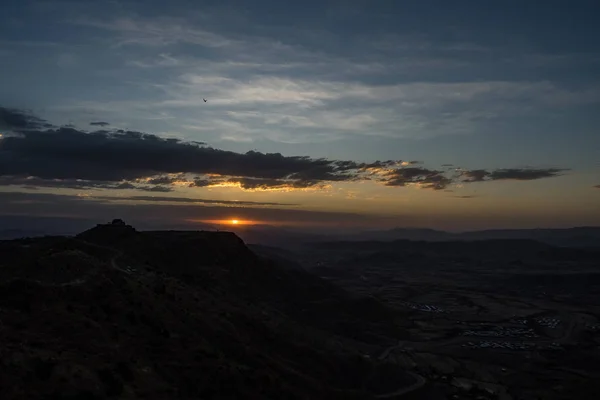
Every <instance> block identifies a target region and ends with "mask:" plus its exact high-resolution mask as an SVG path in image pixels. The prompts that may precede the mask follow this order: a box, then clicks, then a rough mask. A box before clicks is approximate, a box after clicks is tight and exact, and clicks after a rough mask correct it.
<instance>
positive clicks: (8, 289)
mask: <svg viewBox="0 0 600 400" xmlns="http://www.w3.org/2000/svg"><path fill="white" fill-rule="evenodd" d="M409 325H410V322H408V321H406V320H405V318H404V315H403V314H402V313H401V312H399V311H396V310H392V309H390V308H388V307H386V306H384V305H382V304H381V303H379V302H378V301H377V300H375V299H368V298H361V297H356V296H354V295H350V294H349V293H347V292H346V291H344V290H342V289H340V288H338V287H336V286H334V285H333V284H331V283H329V282H327V281H325V280H322V279H320V278H318V277H316V276H313V275H311V274H309V273H308V272H306V271H303V270H300V269H294V268H289V266H285V267H282V266H280V265H279V264H278V263H277V262H276V261H271V260H268V259H265V258H264V257H258V256H257V255H255V254H254V253H253V252H252V251H251V250H250V249H249V248H248V247H247V246H246V245H245V244H244V242H243V241H242V240H241V239H240V238H239V237H237V236H236V235H235V234H233V233H230V232H178V231H153V232H139V231H137V230H136V229H135V228H133V227H131V226H128V225H127V224H125V223H123V222H122V221H118V220H115V221H113V223H110V224H101V225H98V226H96V227H94V228H92V229H90V230H87V231H85V232H83V233H81V234H79V235H76V236H74V237H44V238H37V239H20V240H12V241H0V354H1V355H2V357H1V358H0V387H1V388H2V398H3V399H17V398H27V399H49V398H50V399H67V398H68V399H75V398H77V399H84V398H85V399H101V398H106V397H112V398H151V399H166V398H203V399H211V398H214V399H217V398H218V399H222V398H267V399H268V398H270V399H280V398H285V399H305V398H319V399H320V398H327V399H331V398H333V399H336V398H339V399H368V398H372V396H373V394H378V393H382V392H386V391H390V390H393V389H396V388H401V387H402V386H403V385H410V384H411V383H412V382H413V381H414V379H413V378H412V377H411V376H409V375H407V374H405V373H404V372H403V371H402V370H401V369H400V367H397V366H393V365H392V366H389V367H385V368H383V369H382V367H381V366H380V365H379V363H378V362H377V361H374V359H376V355H377V354H379V353H380V352H381V351H382V350H383V348H384V347H386V346H391V345H393V344H395V343H396V342H397V340H398V339H402V338H406V337H407V333H406V332H407V329H406V328H407V326H409ZM365 353H370V354H371V355H372V357H371V358H370V359H369V358H367V357H365ZM383 370H385V371H386V373H385V374H383V375H382V373H380V372H379V371H383Z"/></svg>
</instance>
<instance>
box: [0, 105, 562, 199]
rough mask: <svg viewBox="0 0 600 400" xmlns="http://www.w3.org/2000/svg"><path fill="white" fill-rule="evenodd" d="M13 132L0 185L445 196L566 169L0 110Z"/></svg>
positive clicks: (4, 143) (0, 146) (4, 148)
mask: <svg viewBox="0 0 600 400" xmlns="http://www.w3.org/2000/svg"><path fill="white" fill-rule="evenodd" d="M0 117H1V119H0V123H1V124H2V125H3V126H4V127H5V128H6V129H7V131H8V133H7V134H6V135H4V136H3V137H1V138H0V185H13V186H14V185H20V186H26V187H57V188H68V189H137V190H141V191H147V192H165V193H166V192H171V191H173V190H174V188H175V187H177V186H181V187H213V186H217V187H239V188H241V189H244V190H299V189H309V188H310V189H323V188H326V187H327V186H328V185H330V184H332V183H336V182H355V181H366V180H370V181H375V182H379V183H382V184H383V185H385V186H396V187H405V186H416V187H419V188H423V189H433V190H443V189H447V188H448V187H449V186H450V185H452V184H454V183H457V182H458V181H461V179H460V178H462V182H482V181H499V180H534V179H541V178H548V177H555V176H559V175H560V173H561V172H562V171H565V170H564V169H556V168H550V169H535V168H508V169H496V170H492V171H488V170H484V169H476V170H464V171H460V172H458V173H456V172H452V171H451V170H448V169H446V170H445V171H441V170H436V169H429V168H426V167H421V166H415V165H417V164H422V162H421V161H402V160H387V161H374V162H371V163H365V162H357V161H352V160H329V159H324V158H311V157H308V156H284V155H282V154H280V153H261V152H258V151H248V152H246V153H236V152H233V151H226V150H220V149H216V148H213V147H209V146H205V145H203V142H188V141H182V140H180V139H176V138H163V137H160V136H157V135H154V134H148V133H143V132H138V131H133V130H122V129H112V130H99V131H91V132H87V131H83V130H80V129H77V128H75V127H64V126H63V127H56V126H53V125H51V124H49V123H47V122H46V121H44V120H42V119H40V118H37V117H35V116H33V115H31V114H29V113H25V112H22V111H19V110H13V109H6V108H0Z"/></svg>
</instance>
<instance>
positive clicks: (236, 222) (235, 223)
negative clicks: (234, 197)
mask: <svg viewBox="0 0 600 400" xmlns="http://www.w3.org/2000/svg"><path fill="white" fill-rule="evenodd" d="M231 223H232V224H233V225H237V224H239V223H240V221H239V220H237V219H232V220H231Z"/></svg>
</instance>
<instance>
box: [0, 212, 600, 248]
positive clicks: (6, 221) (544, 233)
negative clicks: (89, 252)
mask: <svg viewBox="0 0 600 400" xmlns="http://www.w3.org/2000/svg"><path fill="white" fill-rule="evenodd" d="M94 223H95V222H94V221H90V220H87V219H61V218H43V219H42V218H31V219H27V218H25V219H23V218H22V217H18V219H14V218H13V219H11V217H0V227H2V226H6V227H8V229H0V240H3V239H16V238H21V237H38V236H44V235H73V234H75V233H77V232H80V231H82V230H83V229H85V227H87V226H90V225H93V224H94ZM133 223H134V225H136V226H138V227H140V228H141V229H144V230H150V229H161V230H166V229H174V230H178V229H194V230H198V229H201V230H211V231H216V230H218V229H219V228H218V227H216V226H212V225H207V224H196V223H195V224H189V223H173V224H169V225H165V224H158V223H153V222H151V221H139V222H138V221H133ZM221 229H225V230H230V231H233V232H235V233H236V234H237V235H238V236H240V237H241V238H242V239H243V240H244V241H245V242H246V243H252V244H261V245H266V246H274V247H283V248H297V247H302V246H303V245H304V244H306V243H314V242H330V241H340V240H351V241H365V240H372V241H393V240H402V239H405V240H417V241H427V242H442V241H456V240H468V241H473V240H489V239H530V240H536V241H539V242H542V243H546V244H551V245H554V246H564V247H600V227H574V228H561V229H491V230H482V231H470V232H461V233H452V232H446V231H441V230H435V229H427V228H394V229H389V230H371V231H358V232H357V231H340V230H339V229H338V230H333V229H330V230H323V229H319V230H315V229H298V228H291V227H279V226H270V225H249V226H227V227H221Z"/></svg>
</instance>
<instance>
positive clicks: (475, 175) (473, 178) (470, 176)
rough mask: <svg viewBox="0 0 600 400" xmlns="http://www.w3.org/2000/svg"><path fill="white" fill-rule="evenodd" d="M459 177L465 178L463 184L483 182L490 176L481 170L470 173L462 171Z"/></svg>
mask: <svg viewBox="0 0 600 400" xmlns="http://www.w3.org/2000/svg"><path fill="white" fill-rule="evenodd" d="M461 175H462V176H463V177H464V178H465V179H463V182H483V181H484V180H486V178H487V177H488V176H489V175H490V173H489V172H488V171H486V170H483V169H474V170H470V171H463V172H462V173H461Z"/></svg>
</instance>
